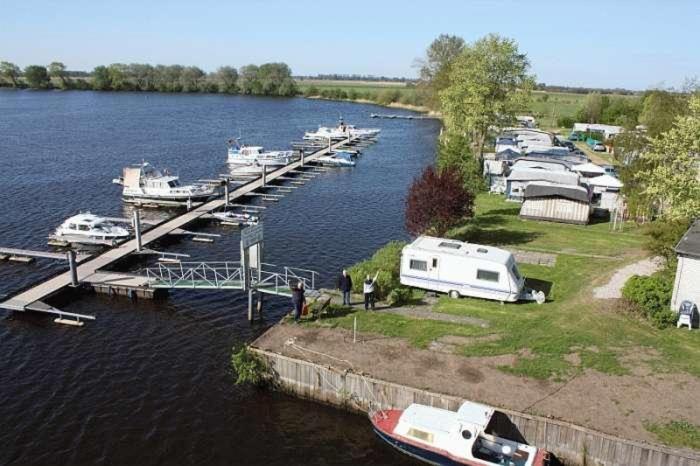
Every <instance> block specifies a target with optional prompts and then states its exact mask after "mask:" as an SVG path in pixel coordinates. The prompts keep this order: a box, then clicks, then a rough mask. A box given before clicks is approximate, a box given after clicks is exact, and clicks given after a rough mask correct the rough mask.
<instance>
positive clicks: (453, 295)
mask: <svg viewBox="0 0 700 466" xmlns="http://www.w3.org/2000/svg"><path fill="white" fill-rule="evenodd" d="M450 298H452V299H458V298H459V291H457V290H452V291H450Z"/></svg>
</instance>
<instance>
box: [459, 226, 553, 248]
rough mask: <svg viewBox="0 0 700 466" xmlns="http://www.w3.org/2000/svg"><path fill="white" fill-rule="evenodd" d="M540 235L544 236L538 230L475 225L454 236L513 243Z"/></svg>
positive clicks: (491, 242) (464, 238) (473, 239)
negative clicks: (489, 227) (492, 227)
mask: <svg viewBox="0 0 700 466" xmlns="http://www.w3.org/2000/svg"><path fill="white" fill-rule="evenodd" d="M540 236H542V233H539V232H536V231H519V230H507V229H503V228H498V229H493V230H490V229H484V228H479V227H478V226H473V227H471V228H465V229H462V230H460V231H457V232H455V235H454V236H453V237H454V238H455V239H458V240H460V241H466V242H469V243H478V244H493V245H512V244H524V243H529V242H531V241H534V240H535V239H537V238H539V237H540Z"/></svg>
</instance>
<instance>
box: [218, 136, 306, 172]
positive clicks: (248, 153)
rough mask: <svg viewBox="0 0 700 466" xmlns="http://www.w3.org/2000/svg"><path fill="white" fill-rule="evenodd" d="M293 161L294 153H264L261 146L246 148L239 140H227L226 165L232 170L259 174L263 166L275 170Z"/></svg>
mask: <svg viewBox="0 0 700 466" xmlns="http://www.w3.org/2000/svg"><path fill="white" fill-rule="evenodd" d="M293 159H294V151H291V150H276V151H266V150H265V149H264V148H263V147H262V146H246V145H243V144H241V143H240V139H239V138H236V139H229V141H228V158H227V159H226V163H228V164H229V166H230V167H231V168H232V169H236V170H238V171H241V172H247V173H261V172H262V170H263V166H267V168H268V169H269V168H273V169H274V168H277V167H282V166H284V165H287V164H288V163H289V162H291V161H292V160H293ZM239 169H240V170H239Z"/></svg>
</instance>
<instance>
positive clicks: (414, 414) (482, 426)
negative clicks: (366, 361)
mask: <svg viewBox="0 0 700 466" xmlns="http://www.w3.org/2000/svg"><path fill="white" fill-rule="evenodd" d="M493 414H494V409H493V408H491V407H489V406H486V405H482V404H479V403H473V402H465V403H464V404H462V406H460V408H459V410H458V411H457V412H455V411H448V410H445V409H440V408H433V407H431V406H424V405H419V404H412V405H410V406H409V407H408V408H406V409H405V410H397V409H390V410H382V411H376V412H374V413H372V414H370V419H371V421H372V425H373V427H374V431H375V432H376V433H377V435H378V436H379V437H380V438H381V439H382V440H384V441H385V442H387V443H388V444H389V445H391V446H392V447H394V448H396V449H398V450H399V451H401V452H403V453H405V454H407V455H409V456H412V457H414V458H417V459H420V460H422V461H425V462H426V463H430V464H434V465H450V466H454V465H470V466H484V465H508V466H545V465H548V464H549V454H548V453H547V452H546V451H545V450H542V449H538V448H535V447H532V446H530V445H525V444H522V443H518V442H515V441H512V440H508V439H504V438H501V437H497V436H495V435H492V434H489V433H487V432H488V431H489V430H490V429H489V428H490V426H489V424H490V422H491V419H492V416H493Z"/></svg>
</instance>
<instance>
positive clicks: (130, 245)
mask: <svg viewBox="0 0 700 466" xmlns="http://www.w3.org/2000/svg"><path fill="white" fill-rule="evenodd" d="M354 140H355V138H353V139H346V140H343V141H339V142H337V143H335V144H333V145H332V146H331V147H326V148H323V149H321V150H318V151H316V152H314V153H312V154H309V155H305V157H304V159H303V162H302V160H301V159H299V160H296V161H294V162H292V163H289V164H288V165H285V166H284V167H280V168H278V169H277V170H274V171H272V172H269V173H267V174H266V176H265V177H262V176H261V177H258V178H256V179H254V180H252V181H249V182H248V183H246V184H243V185H241V186H239V187H237V188H236V189H234V190H233V191H231V192H230V193H229V202H232V201H234V200H236V199H238V198H242V197H243V196H246V195H248V194H250V193H253V192H254V191H256V190H258V189H261V188H264V187H266V186H267V185H268V184H269V183H270V182H271V181H274V180H276V179H282V180H284V178H283V177H284V175H287V174H288V173H292V172H295V171H297V170H299V169H300V168H301V167H303V166H304V164H306V163H309V162H313V161H314V160H315V159H316V158H318V157H321V156H323V155H325V154H327V153H328V152H330V151H332V150H334V149H337V148H338V147H339V146H342V145H345V144H350V143H352V142H353V141H354ZM263 178H264V179H263ZM225 203H226V200H225V199H224V196H219V197H217V198H216V199H213V200H211V201H208V202H206V203H204V204H202V205H199V206H198V207H196V208H194V209H193V210H190V211H188V212H185V213H183V214H181V215H178V216H177V217H174V218H172V219H170V220H167V221H165V222H163V223H161V224H159V225H156V226H155V227H153V228H151V229H150V230H148V231H146V232H144V233H143V234H142V235H141V244H142V247H145V246H147V245H148V244H149V243H152V242H154V241H156V240H158V239H160V238H162V237H164V236H166V235H168V234H171V233H173V232H177V231H178V230H182V229H183V228H184V227H185V226H186V225H187V224H189V223H191V222H193V221H195V220H197V219H199V218H201V217H203V216H205V215H207V214H209V213H210V212H211V211H213V210H216V209H218V208H220V207H223V206H224V205H225ZM136 249H137V241H136V239H135V238H134V239H131V240H129V241H127V242H125V243H122V244H121V245H119V246H117V247H115V248H112V249H108V250H107V251H105V252H104V253H102V254H100V255H98V256H95V257H93V258H91V259H87V260H85V261H83V262H82V263H80V264H79V265H78V266H77V275H78V281H79V282H94V281H101V279H103V278H104V277H103V276H98V277H95V275H96V274H98V273H101V272H100V271H101V269H104V268H105V267H108V266H109V265H111V264H113V263H115V262H117V261H119V260H121V259H123V258H125V257H126V256H128V255H130V254H132V253H134V252H136ZM70 284H71V274H70V271H66V272H64V273H62V274H60V275H57V276H55V277H53V278H50V279H48V280H46V281H42V282H40V283H38V284H36V285H34V286H32V287H30V288H29V289H26V290H24V291H22V292H20V293H18V294H16V295H14V296H11V297H10V298H9V299H6V300H4V301H2V302H0V308H3V309H7V310H12V311H25V310H37V309H38V308H40V306H38V303H41V301H42V300H44V299H47V298H48V297H50V296H52V295H53V294H55V293H57V292H59V291H61V290H62V289H64V288H65V287H68V286H70ZM30 308H31V309H30Z"/></svg>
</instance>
